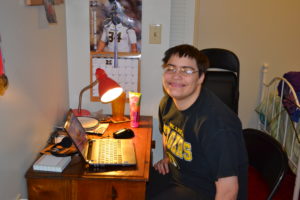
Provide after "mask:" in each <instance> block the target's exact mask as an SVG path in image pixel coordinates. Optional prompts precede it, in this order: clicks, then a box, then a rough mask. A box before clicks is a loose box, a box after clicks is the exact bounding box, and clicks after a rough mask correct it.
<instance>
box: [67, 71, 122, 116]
mask: <svg viewBox="0 0 300 200" xmlns="http://www.w3.org/2000/svg"><path fill="white" fill-rule="evenodd" d="M95 75H96V80H95V81H94V82H92V83H91V84H90V85H88V86H86V87H84V88H83V89H82V90H81V91H80V94H79V103H78V109H73V111H74V113H75V115H76V116H89V115H90V112H89V111H87V110H82V109H81V102H82V95H83V93H84V92H85V91H86V90H88V89H90V88H92V87H94V86H95V85H96V84H97V83H99V84H98V90H99V97H100V101H101V102H102V103H108V102H111V101H113V100H115V99H116V98H118V97H119V96H120V95H121V94H122V93H123V88H121V87H120V85H119V84H118V83H117V82H115V81H114V80H113V79H111V78H109V77H108V76H107V75H106V73H105V71H104V70H103V69H100V68H98V69H97V70H96V74H95Z"/></svg>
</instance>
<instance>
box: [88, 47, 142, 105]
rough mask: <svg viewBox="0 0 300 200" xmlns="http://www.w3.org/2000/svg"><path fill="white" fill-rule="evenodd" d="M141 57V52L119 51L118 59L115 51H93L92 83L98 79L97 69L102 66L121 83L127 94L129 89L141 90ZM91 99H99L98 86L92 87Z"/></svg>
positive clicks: (109, 75)
mask: <svg viewBox="0 0 300 200" xmlns="http://www.w3.org/2000/svg"><path fill="white" fill-rule="evenodd" d="M140 58H141V55H140V54H132V53H118V59H114V54H113V53H107V52H101V53H92V54H91V61H90V62H91V70H90V72H91V73H90V80H91V83H92V82H93V81H95V80H96V77H95V72H96V69H97V68H101V69H103V70H104V71H105V72H106V74H107V76H108V77H110V78H112V79H113V80H115V81H116V82H117V83H119V84H120V86H121V87H122V88H123V89H124V91H125V92H126V94H128V91H133V92H140ZM115 62H116V63H117V64H116V65H115V64H114V63H115ZM100 84H101V83H100ZM91 100H92V101H99V93H98V87H97V86H94V87H93V88H92V89H91Z"/></svg>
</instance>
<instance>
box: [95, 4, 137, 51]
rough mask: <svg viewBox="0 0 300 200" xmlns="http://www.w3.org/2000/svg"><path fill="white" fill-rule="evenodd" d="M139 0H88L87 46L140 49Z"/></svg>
mask: <svg viewBox="0 0 300 200" xmlns="http://www.w3.org/2000/svg"><path fill="white" fill-rule="evenodd" d="M141 19H142V0H90V50H91V51H92V52H127V53H138V52H141Z"/></svg>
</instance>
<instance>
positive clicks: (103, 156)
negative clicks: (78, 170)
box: [99, 139, 122, 164]
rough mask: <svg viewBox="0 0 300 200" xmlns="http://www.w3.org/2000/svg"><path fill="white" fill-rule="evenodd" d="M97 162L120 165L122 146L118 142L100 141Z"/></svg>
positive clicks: (113, 140)
mask: <svg viewBox="0 0 300 200" xmlns="http://www.w3.org/2000/svg"><path fill="white" fill-rule="evenodd" d="M100 141H101V142H100V148H99V162H100V163H111V164H117V163H122V144H121V141H120V140H116V139H105V141H104V140H103V141H102V140H100Z"/></svg>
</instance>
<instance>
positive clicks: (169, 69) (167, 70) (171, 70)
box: [163, 65, 198, 75]
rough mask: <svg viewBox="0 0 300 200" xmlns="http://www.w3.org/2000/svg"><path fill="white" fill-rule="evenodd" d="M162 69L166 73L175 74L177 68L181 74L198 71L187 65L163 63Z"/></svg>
mask: <svg viewBox="0 0 300 200" xmlns="http://www.w3.org/2000/svg"><path fill="white" fill-rule="evenodd" d="M163 69H164V72H165V73H166V74H175V73H176V72H177V71H178V70H179V73H180V74H182V75H191V74H193V73H196V72H198V70H195V69H194V68H192V67H189V66H182V67H175V66H173V65H164V66H163Z"/></svg>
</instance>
